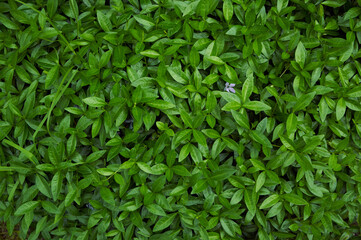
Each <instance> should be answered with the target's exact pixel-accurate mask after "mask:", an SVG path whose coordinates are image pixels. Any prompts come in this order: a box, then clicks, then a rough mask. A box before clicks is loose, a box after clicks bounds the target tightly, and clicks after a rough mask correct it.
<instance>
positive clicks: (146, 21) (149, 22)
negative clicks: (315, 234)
mask: <svg viewBox="0 0 361 240" xmlns="http://www.w3.org/2000/svg"><path fill="white" fill-rule="evenodd" d="M134 18H135V20H137V22H138V23H140V24H142V25H144V26H145V27H147V28H150V27H153V26H155V24H154V22H153V19H151V18H150V17H147V16H144V15H134Z"/></svg>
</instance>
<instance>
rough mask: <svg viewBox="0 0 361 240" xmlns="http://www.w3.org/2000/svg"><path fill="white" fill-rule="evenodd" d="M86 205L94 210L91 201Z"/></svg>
mask: <svg viewBox="0 0 361 240" xmlns="http://www.w3.org/2000/svg"><path fill="white" fill-rule="evenodd" d="M86 206H87V208H89V209H90V210H92V211H93V210H94V208H93V206H92V205H91V204H90V203H87V204H86Z"/></svg>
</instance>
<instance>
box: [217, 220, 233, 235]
mask: <svg viewBox="0 0 361 240" xmlns="http://www.w3.org/2000/svg"><path fill="white" fill-rule="evenodd" d="M220 223H221V226H222V228H223V229H224V231H225V232H226V233H227V234H228V235H230V236H231V237H235V235H236V231H235V229H234V226H233V224H232V222H231V220H229V219H226V218H220Z"/></svg>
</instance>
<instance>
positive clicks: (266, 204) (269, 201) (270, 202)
mask: <svg viewBox="0 0 361 240" xmlns="http://www.w3.org/2000/svg"><path fill="white" fill-rule="evenodd" d="M279 200H280V197H279V195H277V194H273V195H271V196H269V197H268V198H266V199H265V200H264V201H263V202H262V204H261V206H260V207H259V208H260V209H265V208H270V207H272V206H274V205H275V204H276V203H278V202H279Z"/></svg>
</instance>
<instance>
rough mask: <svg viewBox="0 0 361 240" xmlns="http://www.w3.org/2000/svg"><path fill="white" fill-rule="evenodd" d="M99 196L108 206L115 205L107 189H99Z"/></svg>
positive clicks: (112, 196) (112, 195)
mask: <svg viewBox="0 0 361 240" xmlns="http://www.w3.org/2000/svg"><path fill="white" fill-rule="evenodd" d="M100 196H101V197H102V199H103V200H104V201H105V202H107V203H109V204H110V205H115V198H114V194H113V193H112V191H111V190H110V189H109V188H107V187H101V188H100Z"/></svg>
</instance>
